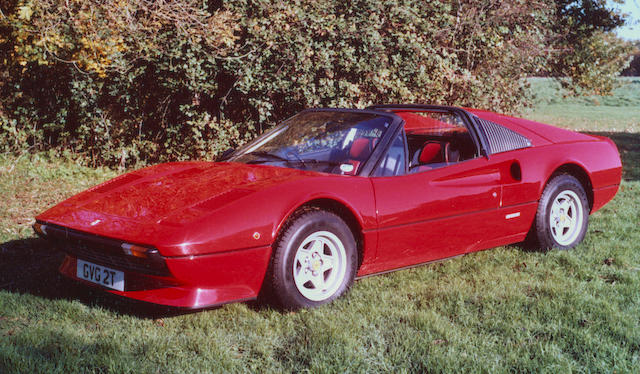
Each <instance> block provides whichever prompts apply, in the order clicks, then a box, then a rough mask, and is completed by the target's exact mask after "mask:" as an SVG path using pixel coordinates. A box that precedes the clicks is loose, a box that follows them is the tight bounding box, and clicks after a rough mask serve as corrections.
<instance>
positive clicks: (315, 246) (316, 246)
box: [309, 240, 324, 254]
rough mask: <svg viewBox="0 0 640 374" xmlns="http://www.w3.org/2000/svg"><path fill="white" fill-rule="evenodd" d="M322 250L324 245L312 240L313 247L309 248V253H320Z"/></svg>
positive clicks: (319, 241)
mask: <svg viewBox="0 0 640 374" xmlns="http://www.w3.org/2000/svg"><path fill="white" fill-rule="evenodd" d="M323 249H324V243H323V242H322V241H321V240H314V241H313V245H312V246H311V247H310V248H309V251H310V252H311V253H314V252H316V253H320V254H321V253H322V250H323Z"/></svg>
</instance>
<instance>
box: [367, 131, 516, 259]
mask: <svg viewBox="0 0 640 374" xmlns="http://www.w3.org/2000/svg"><path fill="white" fill-rule="evenodd" d="M398 136H405V140H404V141H405V143H406V142H407V140H406V134H405V133H404V130H403V131H402V132H401V133H400V134H399V135H398ZM396 143H397V141H396ZM404 149H405V152H407V153H408V152H409V150H408V149H407V147H405V148H404ZM389 151H390V153H392V154H397V152H398V147H395V149H394V147H391V148H390V150H389ZM467 153H469V152H467ZM479 153H480V152H477V151H476V152H475V155H474V156H473V157H468V159H464V160H460V161H457V162H451V163H448V164H442V163H438V164H437V167H435V168H431V169H430V168H428V167H427V168H425V169H423V170H420V168H418V170H414V171H409V170H408V169H407V172H405V173H404V174H403V173H397V172H396V173H389V172H378V173H376V174H374V175H378V176H373V177H371V182H372V184H373V188H374V192H375V198H376V212H377V219H378V250H377V258H376V264H377V267H378V271H384V270H388V269H394V268H399V267H404V266H410V265H415V264H419V263H424V262H428V261H433V260H437V259H441V258H446V257H451V256H455V255H459V254H463V253H466V252H467V251H468V250H470V249H472V248H476V247H478V245H479V244H480V243H483V242H490V241H491V240H495V239H496V238H499V237H502V236H504V235H503V234H502V232H501V229H500V224H501V218H500V214H499V213H498V208H499V206H500V199H501V190H502V188H501V185H502V179H503V175H502V174H503V169H504V167H503V165H501V164H499V163H496V162H493V160H491V159H489V158H487V157H484V156H478V155H479ZM410 156H411V155H406V156H405V157H406V160H407V161H406V163H407V164H410V163H411V161H409V160H410V159H411V157H410ZM396 158H397V157H396ZM385 162H386V158H383V160H382V162H381V164H380V165H385ZM409 166H411V165H409Z"/></svg>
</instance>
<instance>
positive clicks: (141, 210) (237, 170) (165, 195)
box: [36, 162, 315, 240]
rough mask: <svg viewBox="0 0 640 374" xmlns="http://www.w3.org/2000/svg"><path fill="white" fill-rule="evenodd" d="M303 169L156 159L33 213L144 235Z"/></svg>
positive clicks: (117, 233) (80, 226) (92, 228)
mask: <svg viewBox="0 0 640 374" xmlns="http://www.w3.org/2000/svg"><path fill="white" fill-rule="evenodd" d="M307 174H312V173H310V172H303V171H300V170H295V169H287V168H280V167H272V166H261V165H245V164H239V163H212V162H181V163H168V164H160V165H156V166H152V167H149V168H146V169H142V170H137V171H133V172H131V173H127V174H124V175H122V176H120V177H117V178H115V179H112V180H110V181H107V182H105V183H103V184H100V185H98V186H96V187H93V188H91V189H89V190H87V191H84V192H82V193H80V194H78V195H75V196H73V197H71V198H69V199H67V200H65V201H63V202H62V203H60V204H58V205H56V206H54V207H53V208H51V209H49V210H47V211H46V212H44V213H42V214H40V215H39V216H38V217H36V218H37V219H39V220H42V221H45V222H50V223H55V224H59V225H62V226H66V227H69V228H74V229H77V230H81V231H88V232H92V233H95V234H98V235H105V236H111V237H121V238H124V237H123V236H136V237H137V238H139V240H145V239H148V238H150V237H153V235H155V233H154V231H156V230H158V229H160V228H161V227H162V226H165V227H167V226H168V227H174V228H175V227H183V226H188V225H189V223H190V222H192V221H193V220H196V219H198V218H199V216H203V215H210V214H212V212H215V211H216V210H219V209H221V208H223V207H225V206H226V205H228V204H231V203H233V202H234V201H236V200H239V199H243V198H245V197H248V196H250V195H252V194H254V193H255V192H257V191H259V190H262V189H265V188H268V187H270V186H273V185H275V184H279V183H282V182H284V181H289V180H292V179H297V178H301V177H304V176H305V175H307ZM314 174H315V173H314ZM127 233H131V234H134V235H127Z"/></svg>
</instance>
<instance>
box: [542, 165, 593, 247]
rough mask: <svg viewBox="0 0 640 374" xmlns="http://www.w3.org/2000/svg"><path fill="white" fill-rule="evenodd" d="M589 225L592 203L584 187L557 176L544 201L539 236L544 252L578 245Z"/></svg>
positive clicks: (543, 198) (568, 177) (572, 180)
mask: <svg viewBox="0 0 640 374" xmlns="http://www.w3.org/2000/svg"><path fill="white" fill-rule="evenodd" d="M588 225H589V201H588V199H587V194H586V192H585V191H584V188H583V187H582V184H580V182H579V181H578V180H577V179H576V178H574V177H573V176H571V175H567V174H561V175H558V176H555V177H553V179H551V181H549V183H548V184H547V186H546V187H545V189H544V192H543V193H542V196H541V198H540V203H539V205H538V212H537V214H536V222H535V234H536V238H537V241H538V244H539V245H540V247H542V248H543V249H549V248H558V249H570V248H573V247H575V246H576V245H578V244H579V243H580V242H581V241H582V240H583V239H584V236H585V234H586V232H587V227H588Z"/></svg>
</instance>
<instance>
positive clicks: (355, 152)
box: [349, 138, 373, 160]
mask: <svg viewBox="0 0 640 374" xmlns="http://www.w3.org/2000/svg"><path fill="white" fill-rule="evenodd" d="M372 150H373V142H372V141H371V139H369V138H358V139H356V140H354V141H353V144H351V149H350V150H349V157H350V158H352V159H354V160H364V159H365V158H367V157H368V156H369V155H370V154H371V151H372Z"/></svg>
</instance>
